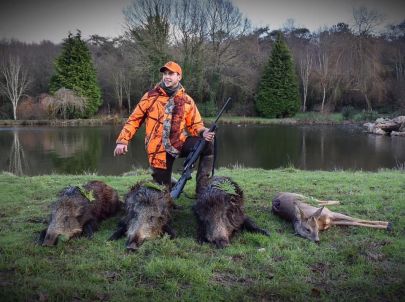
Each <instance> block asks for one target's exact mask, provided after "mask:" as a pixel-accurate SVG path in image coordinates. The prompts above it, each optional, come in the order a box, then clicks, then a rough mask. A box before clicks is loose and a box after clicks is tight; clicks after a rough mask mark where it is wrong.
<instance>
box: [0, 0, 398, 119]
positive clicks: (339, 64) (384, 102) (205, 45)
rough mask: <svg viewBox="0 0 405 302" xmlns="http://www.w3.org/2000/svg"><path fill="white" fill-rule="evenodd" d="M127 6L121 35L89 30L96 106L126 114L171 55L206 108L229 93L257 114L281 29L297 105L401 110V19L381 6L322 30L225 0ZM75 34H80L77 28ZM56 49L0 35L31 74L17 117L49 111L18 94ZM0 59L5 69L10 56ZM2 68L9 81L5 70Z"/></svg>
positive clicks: (246, 112)
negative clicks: (255, 20) (252, 14)
mask: <svg viewBox="0 0 405 302" xmlns="http://www.w3.org/2000/svg"><path fill="white" fill-rule="evenodd" d="M123 14H124V17H125V33H124V34H123V35H122V36H118V37H103V36H99V35H92V36H90V37H86V39H84V41H85V44H86V45H87V47H88V49H89V51H90V54H91V59H92V62H93V64H94V68H95V71H96V75H97V83H98V85H99V88H100V91H101V100H102V104H101V106H100V107H99V109H98V113H97V114H99V115H104V114H119V115H124V116H125V115H127V114H128V113H129V112H130V111H131V110H132V109H133V107H134V105H136V103H137V102H138V100H139V99H140V97H141V96H142V95H143V94H144V93H145V92H146V91H147V90H149V89H150V88H152V87H153V86H154V85H155V84H156V83H157V82H158V81H159V80H160V73H159V67H160V66H162V65H163V64H164V63H165V62H166V61H168V60H174V61H177V62H178V63H179V64H180V65H181V66H182V68H183V74H184V76H183V80H182V83H183V86H184V87H185V88H186V90H187V91H188V93H189V94H190V95H191V96H192V97H193V98H194V100H195V101H196V102H197V104H198V106H199V108H200V111H201V112H202V114H203V115H204V116H212V115H213V114H214V113H215V112H216V110H217V108H218V107H219V106H220V104H222V102H223V100H224V99H225V98H226V97H228V96H231V97H232V98H233V100H234V101H233V103H232V106H231V108H230V113H231V114H232V115H237V116H258V115H259V113H258V111H257V109H256V106H255V102H256V97H257V94H258V89H259V86H260V85H259V84H260V81H261V78H262V76H263V72H264V69H265V67H266V65H267V64H268V62H269V58H270V54H271V51H272V48H273V46H274V43H275V41H276V37H277V35H278V34H279V33H281V34H282V37H283V39H284V40H285V42H286V43H287V45H288V49H289V51H290V53H291V56H292V58H293V63H294V67H295V74H296V78H297V80H298V83H299V94H300V102H301V106H300V111H302V112H305V111H317V112H321V113H330V112H342V111H344V110H346V111H347V110H357V111H363V112H379V113H387V114H404V113H405V20H404V21H402V22H401V23H399V24H391V25H389V26H386V27H384V28H383V29H381V26H380V25H381V24H382V21H383V16H382V15H381V14H380V13H379V12H378V11H375V10H371V9H368V8H367V7H359V8H356V9H354V10H353V18H352V22H351V23H350V24H347V23H343V22H342V23H338V24H336V25H333V26H331V27H323V28H321V29H319V30H317V31H310V30H309V29H307V28H305V27H302V26H297V25H295V22H294V20H292V19H289V20H287V22H286V23H285V25H284V26H283V28H278V29H271V28H268V27H260V28H257V27H253V26H252V25H251V22H250V21H249V20H248V19H247V18H245V17H244V16H243V15H242V13H241V12H240V11H239V9H238V8H237V7H236V6H235V5H233V4H232V3H231V2H230V1H227V0H207V1H197V0H193V1H187V0H179V1H156V0H153V1H148V0H136V1H134V2H133V3H132V4H131V5H130V6H128V7H127V8H126V9H125V10H124V11H123ZM68 34H69V33H66V36H68ZM72 34H73V35H74V34H76V35H77V34H79V36H80V31H78V32H77V33H74V32H73V33H72ZM60 52H61V44H55V43H53V42H51V41H47V40H44V41H42V42H40V43H25V42H21V41H18V40H5V39H3V40H0V59H1V61H6V60H11V59H12V60H14V61H13V62H18V64H19V65H18V66H19V68H20V69H21V72H22V71H23V73H22V74H23V75H24V76H25V78H24V79H26V85H25V86H24V91H23V93H21V99H20V100H19V107H21V108H19V110H20V111H19V115H20V118H26V119H29V118H30V119H41V118H44V116H43V112H36V111H35V110H32V108H31V107H29V106H25V107H24V106H22V104H24V101H27V100H29V101H30V102H34V103H35V102H39V101H40V100H41V98H44V96H46V95H48V94H50V93H51V92H50V82H51V78H52V76H53V74H54V73H55V60H56V58H57V57H58V56H59V55H60ZM0 66H1V70H0V71H4V66H5V64H4V62H3V63H2V64H1V65H0ZM0 77H2V78H1V81H3V82H4V72H2V73H0ZM24 108H25V109H24ZM24 111H25V112H24ZM12 116H13V106H12V102H10V100H9V98H8V97H7V94H6V93H4V89H3V93H2V94H1V96H0V119H11V118H12Z"/></svg>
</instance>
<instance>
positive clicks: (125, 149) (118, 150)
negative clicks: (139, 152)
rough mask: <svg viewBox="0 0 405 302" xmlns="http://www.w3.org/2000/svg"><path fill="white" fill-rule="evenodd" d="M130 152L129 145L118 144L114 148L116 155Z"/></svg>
mask: <svg viewBox="0 0 405 302" xmlns="http://www.w3.org/2000/svg"><path fill="white" fill-rule="evenodd" d="M127 152H128V146H127V145H124V144H117V146H116V147H115V150H114V156H119V155H125V154H126V153H127Z"/></svg>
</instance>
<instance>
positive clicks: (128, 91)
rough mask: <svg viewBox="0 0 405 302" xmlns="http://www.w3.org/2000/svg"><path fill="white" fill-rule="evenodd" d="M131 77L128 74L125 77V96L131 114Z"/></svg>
mask: <svg viewBox="0 0 405 302" xmlns="http://www.w3.org/2000/svg"><path fill="white" fill-rule="evenodd" d="M131 86H132V85H131V79H130V78H129V77H128V76H127V77H125V78H124V83H123V87H124V93H125V97H126V98H127V105H128V114H131V112H132V108H131Z"/></svg>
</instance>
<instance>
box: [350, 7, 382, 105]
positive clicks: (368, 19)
mask: <svg viewBox="0 0 405 302" xmlns="http://www.w3.org/2000/svg"><path fill="white" fill-rule="evenodd" d="M353 19H354V25H353V31H354V33H355V34H356V38H355V39H353V43H352V47H353V48H352V52H353V64H352V74H353V82H354V85H355V88H356V89H358V90H359V91H360V92H361V93H362V94H363V96H364V100H365V102H366V105H367V110H368V111H369V112H371V111H372V110H373V106H372V100H371V99H370V94H371V93H372V92H373V90H375V89H376V87H378V86H379V87H380V88H382V86H383V85H382V82H383V79H382V76H381V74H382V70H383V68H382V66H381V64H380V62H379V60H378V57H379V54H378V50H377V48H376V45H375V43H374V40H373V37H371V35H372V34H374V33H375V30H376V28H377V26H378V25H379V24H381V22H382V20H383V16H382V15H381V14H380V13H378V12H377V11H375V10H368V9H367V8H366V7H360V8H358V9H354V10H353Z"/></svg>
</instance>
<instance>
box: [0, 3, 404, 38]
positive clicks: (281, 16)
mask: <svg viewBox="0 0 405 302" xmlns="http://www.w3.org/2000/svg"><path fill="white" fill-rule="evenodd" d="M131 1H132V0H0V39H3V38H6V39H11V38H15V39H17V40H20V41H24V42H29V43H30V42H40V41H42V40H50V41H52V42H54V43H59V42H61V41H62V40H63V39H64V38H65V37H66V36H67V34H68V32H69V31H71V32H73V33H74V32H76V29H80V30H81V31H82V36H83V37H85V38H86V37H88V36H90V35H92V34H98V35H102V36H105V37H116V36H118V35H120V34H123V32H124V25H125V19H124V15H123V13H122V10H123V8H124V7H126V6H127V5H128V4H129V3H130V2H131ZM232 2H233V3H234V5H235V6H237V7H238V8H239V9H240V11H241V12H242V13H243V14H244V16H246V17H248V18H249V19H250V20H251V21H252V25H253V26H254V27H256V26H269V27H270V29H271V30H273V29H278V28H281V27H283V25H284V24H285V23H286V21H287V19H290V18H291V19H294V21H295V25H296V26H303V27H307V28H308V29H310V30H311V31H315V30H317V29H319V28H321V27H323V26H325V25H326V26H331V25H334V24H337V23H338V22H346V23H348V24H351V22H352V21H351V19H352V13H353V8H357V7H360V6H366V7H367V8H369V9H376V10H378V11H379V12H380V13H382V14H383V15H384V16H385V24H388V23H391V24H398V23H399V22H401V21H403V20H405V0H402V1H399V0H267V1H266V0H232Z"/></svg>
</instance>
